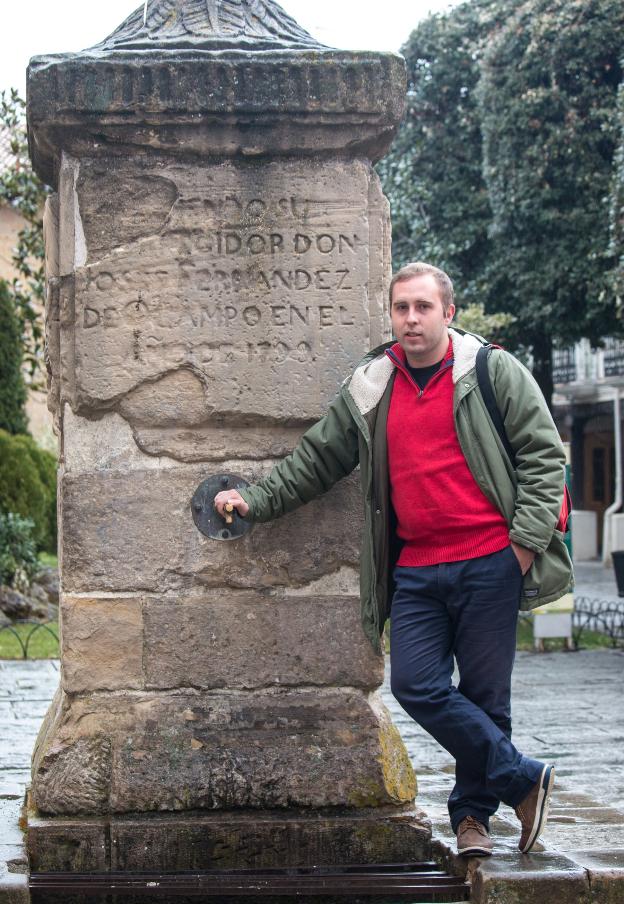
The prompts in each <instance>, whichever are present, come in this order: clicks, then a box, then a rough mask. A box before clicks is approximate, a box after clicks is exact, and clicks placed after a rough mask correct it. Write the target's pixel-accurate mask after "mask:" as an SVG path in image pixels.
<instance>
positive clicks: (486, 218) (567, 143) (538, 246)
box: [379, 0, 624, 400]
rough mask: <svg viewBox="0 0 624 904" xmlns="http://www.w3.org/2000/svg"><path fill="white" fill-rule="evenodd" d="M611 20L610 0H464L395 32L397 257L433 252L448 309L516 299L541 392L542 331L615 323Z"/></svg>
mask: <svg viewBox="0 0 624 904" xmlns="http://www.w3.org/2000/svg"><path fill="white" fill-rule="evenodd" d="M623 25H624V6H623V5H622V3H621V0H474V2H472V3H464V4H462V5H460V6H457V7H455V8H454V9H452V10H450V11H449V12H448V13H446V14H444V15H435V16H430V17H429V18H428V19H426V20H424V21H423V22H422V23H420V25H419V26H418V27H417V28H416V29H415V31H414V32H413V33H412V35H411V36H410V38H409V40H408V42H407V44H406V45H405V47H404V53H405V55H406V59H407V63H408V73H409V95H408V110H407V114H406V118H405V121H404V123H403V124H402V126H401V128H400V130H399V134H398V136H397V140H396V142H395V144H394V145H393V148H392V150H391V152H390V155H389V156H388V158H386V160H384V161H382V163H381V164H380V165H379V171H380V174H381V177H382V181H383V184H384V189H385V191H386V193H387V194H388V197H389V199H390V204H391V209H392V214H393V232H394V240H395V241H394V254H395V261H396V264H397V265H399V264H402V263H405V262H406V260H408V259H412V260H413V259H425V260H430V261H431V262H432V263H436V264H437V265H439V266H441V267H443V268H444V269H445V270H447V272H448V273H449V275H450V276H451V277H452V278H453V279H454V281H455V283H456V286H457V289H458V299H459V302H460V310H461V305H462V303H468V304H474V303H477V304H483V305H484V308H485V312H487V313H490V314H491V313H495V312H505V313H510V314H512V315H513V318H514V319H513V322H510V323H508V324H507V325H506V326H505V328H504V341H505V345H506V346H507V347H509V348H511V349H512V350H515V351H520V352H522V353H524V352H530V353H531V355H532V359H533V362H534V364H533V366H534V374H535V376H536V378H537V380H538V382H539V383H540V386H541V387H542V390H543V392H544V394H545V396H546V398H547V399H549V400H550V398H551V395H552V371H551V358H552V348H553V345H569V344H571V343H573V342H575V341H577V340H578V339H580V338H582V337H589V338H590V339H591V340H592V341H593V342H595V343H598V342H599V341H600V339H601V337H603V336H605V335H609V334H611V335H617V334H618V333H619V332H620V331H621V329H622V322H621V319H620V317H619V309H618V305H617V303H616V293H615V292H614V281H615V280H614V276H613V274H614V273H616V274H617V273H619V274H620V276H619V279H620V282H619V285H620V295H621V294H622V293H621V286H622V272H623V266H622V262H621V260H620V264H619V270H618V269H617V268H616V269H615V270H614V267H616V258H615V255H616V252H617V247H618V242H619V248H620V249H621V247H622V242H621V240H622V232H623V231H624V227H623V226H622V214H621V212H622V199H623V198H624V173H622V174H621V175H620V177H619V182H618V183H617V184H618V185H619V186H620V188H619V191H620V194H619V202H618V204H619V207H618V206H617V205H615V204H614V203H612V202H611V201H610V193H611V186H612V181H613V170H614V155H615V149H616V145H617V141H618V137H619V136H618V127H617V118H616V115H615V111H616V97H617V88H618V85H619V84H620V82H621V79H622V67H621V65H620V62H619V61H620V60H621V58H622V54H623V51H624V28H623ZM619 160H620V163H619V166H620V171H622V170H624V149H623V150H622V152H621V155H620V158H619ZM616 208H617V210H619V214H617V215H616ZM610 209H611V217H610V216H609V213H610ZM610 222H611V234H610V233H609V223H610ZM618 224H619V225H618ZM618 230H619V232H618ZM617 236H619V238H617ZM620 255H621V250H620Z"/></svg>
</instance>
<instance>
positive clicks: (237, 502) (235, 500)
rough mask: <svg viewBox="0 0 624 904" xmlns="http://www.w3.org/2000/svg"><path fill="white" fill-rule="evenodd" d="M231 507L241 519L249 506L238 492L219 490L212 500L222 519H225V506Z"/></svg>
mask: <svg viewBox="0 0 624 904" xmlns="http://www.w3.org/2000/svg"><path fill="white" fill-rule="evenodd" d="M228 503H229V504H230V505H233V506H234V508H235V509H236V511H237V512H238V514H239V515H240V516H241V518H244V517H245V515H246V514H247V512H248V511H249V506H248V505H247V503H246V502H245V500H244V499H243V497H242V496H241V494H240V493H239V492H238V490H221V492H220V493H217V495H216V496H215V498H214V506H215V508H216V510H217V511H218V513H219V514H220V515H221V517H222V518H224V517H225V506H226V505H228Z"/></svg>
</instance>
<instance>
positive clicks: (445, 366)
mask: <svg viewBox="0 0 624 904" xmlns="http://www.w3.org/2000/svg"><path fill="white" fill-rule="evenodd" d="M386 354H387V355H388V357H389V358H390V359H391V360H392V362H393V363H394V364H395V365H396V366H397V367H398V369H399V370H400V371H401V373H403V374H405V376H406V377H407V379H408V380H409V381H410V383H412V385H413V386H414V388H415V389H416V392H417V393H418V398H419V399H422V397H423V395H424V394H425V389H427V387H428V386H430V385H431V384H432V383H433V382H434V381H435V380H436V379H437V378H438V377H440V376H441V375H442V374H443V373H444V372H445V371H447V370H448V369H449V367H452V366H453V363H454V358H449V360H448V361H447V362H446V363H445V364H443V365H442V367H441V368H440V370H439V371H438V372H437V373H435V374H434V375H433V376H432V377H431V379H430V380H429V381H428V382H427V386H425V389H421V388H420V386H419V385H418V383H417V382H416V380H415V379H414V377H413V376H412V375H411V373H410V372H409V370H408V369H407V368H406V367H405V365H404V364H403V362H402V361H399V359H398V358H397V356H396V355H395V354H394V352H393V351H392V350H391V349H387V351H386Z"/></svg>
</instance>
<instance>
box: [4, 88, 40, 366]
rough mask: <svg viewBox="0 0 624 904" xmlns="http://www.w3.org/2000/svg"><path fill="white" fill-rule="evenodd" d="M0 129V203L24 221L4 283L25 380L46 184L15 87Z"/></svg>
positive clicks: (34, 333)
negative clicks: (5, 147)
mask: <svg viewBox="0 0 624 904" xmlns="http://www.w3.org/2000/svg"><path fill="white" fill-rule="evenodd" d="M0 128H2V129H4V130H5V131H6V132H8V134H9V136H10V144H11V153H12V155H13V162H12V163H11V164H10V166H9V167H8V168H7V169H6V170H5V171H4V172H2V173H0V203H2V202H4V203H5V204H10V205H11V206H12V207H14V208H15V209H16V210H17V211H19V213H20V214H21V215H22V217H23V218H24V219H25V220H26V225H25V226H24V228H23V229H22V230H20V232H19V235H18V241H17V247H16V249H15V251H14V254H13V263H14V265H15V268H16V270H17V272H18V276H17V277H16V278H15V279H13V280H12V281H11V282H7V281H6V280H0V282H1V283H4V286H5V289H6V291H8V292H9V295H10V297H11V299H12V301H13V306H14V310H15V314H16V316H17V318H18V322H19V324H20V330H21V336H22V343H23V357H24V361H25V362H26V364H27V366H28V370H29V372H30V376H31V379H32V380H33V381H34V382H37V378H38V377H39V374H40V370H41V361H42V351H43V329H42V324H41V313H40V312H41V306H42V303H43V293H44V269H43V259H44V247H43V222H42V212H43V204H44V201H45V197H46V194H47V190H46V187H45V186H44V185H43V183H42V182H41V181H40V179H39V178H38V177H37V176H36V175H35V173H34V172H33V170H32V167H31V165H30V159H29V157H28V142H27V139H26V105H25V103H24V101H23V100H22V99H21V98H20V97H19V95H18V93H17V91H15V90H14V89H12V90H11V91H10V92H9V93H8V95H7V93H6V92H5V91H2V92H1V93H0Z"/></svg>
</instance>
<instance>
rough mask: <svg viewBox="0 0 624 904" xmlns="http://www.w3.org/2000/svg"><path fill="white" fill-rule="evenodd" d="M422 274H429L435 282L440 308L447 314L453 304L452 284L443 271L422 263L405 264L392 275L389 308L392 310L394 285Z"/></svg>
mask: <svg viewBox="0 0 624 904" xmlns="http://www.w3.org/2000/svg"><path fill="white" fill-rule="evenodd" d="M423 273H430V274H431V276H433V278H434V279H435V281H436V282H437V284H438V287H439V289H440V295H441V296H442V308H443V309H444V313H445V314H446V313H447V311H448V309H449V307H450V306H451V305H452V304H455V291H454V289H453V283H452V282H451V279H450V277H449V276H448V274H446V273H445V272H444V270H440V269H438V267H434V266H433V264H426V263H425V262H424V261H415V262H414V263H413V264H406V265H405V266H404V267H401V269H400V270H398V271H397V272H396V273H395V274H394V276H393V277H392V281H391V282H390V292H389V296H390V308H392V292H393V290H394V287H395V285H396V284H397V283H399V282H405V281H406V280H408V279H411V278H412V277H413V276H421V275H422V274H423Z"/></svg>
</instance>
